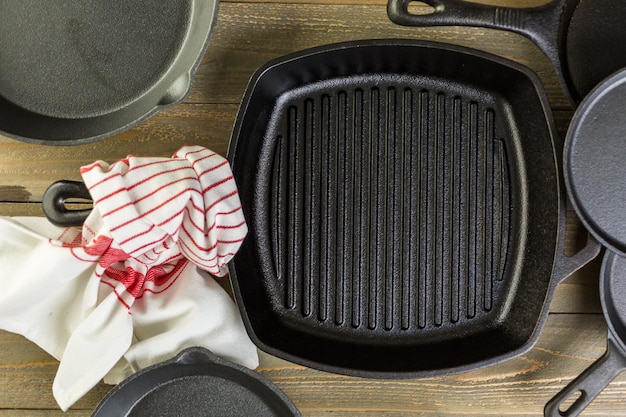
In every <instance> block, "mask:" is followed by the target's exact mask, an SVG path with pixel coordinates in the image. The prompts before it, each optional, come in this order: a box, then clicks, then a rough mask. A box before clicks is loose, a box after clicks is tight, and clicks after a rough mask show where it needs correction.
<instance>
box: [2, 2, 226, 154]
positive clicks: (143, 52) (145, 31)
mask: <svg viewBox="0 0 626 417" xmlns="http://www.w3.org/2000/svg"><path fill="white" fill-rule="evenodd" d="M217 7H218V0H175V1H168V2H161V3H158V4H157V3H155V2H153V1H150V0H126V1H113V2H110V1H109V2H102V1H98V0H87V1H80V2H75V1H45V2H41V1H37V0H25V1H11V0H1V1H0V10H2V13H1V14H0V57H1V59H0V134H2V135H5V136H9V137H11V138H14V139H18V140H22V141H25V142H30V143H38V144H46V145H72V144H80V143H86V142H92V141H96V140H99V139H103V138H106V137H109V136H113V135H115V134H116V133H119V132H121V131H123V130H126V129H129V128H131V127H132V126H134V125H136V124H138V123H139V122H141V121H142V120H144V119H146V118H147V117H149V116H151V115H152V114H154V113H156V112H157V111H159V110H161V109H163V108H164V107H166V106H169V105H172V104H175V103H178V102H180V101H181V100H183V98H184V97H185V96H186V95H187V93H188V91H189V88H190V86H191V79H192V76H193V73H194V72H195V70H196V68H197V66H198V64H199V62H200V59H201V57H202V55H203V53H204V51H205V49H206V47H207V44H208V39H209V36H210V33H211V29H212V27H213V25H214V21H215V19H216V16H217Z"/></svg>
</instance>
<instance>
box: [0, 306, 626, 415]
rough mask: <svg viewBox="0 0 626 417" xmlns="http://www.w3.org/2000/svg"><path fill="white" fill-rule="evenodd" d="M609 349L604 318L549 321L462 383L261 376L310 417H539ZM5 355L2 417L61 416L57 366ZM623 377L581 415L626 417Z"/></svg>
mask: <svg viewBox="0 0 626 417" xmlns="http://www.w3.org/2000/svg"><path fill="white" fill-rule="evenodd" d="M605 341H606V325H605V323H604V319H603V316H602V315H599V314H587V315H580V314H551V315H550V316H549V317H548V320H547V322H546V325H545V328H544V331H543V333H542V334H541V336H540V338H539V341H538V342H537V345H536V346H535V347H534V348H533V349H532V350H531V351H529V352H528V353H526V354H524V355H521V356H519V357H518V358H514V359H512V360H509V361H507V362H504V363H500V364H498V365H494V366H491V367H487V368H483V369H478V370H475V371H471V372H466V373H463V374H459V375H453V376H447V377H435V378H426V379H409V380H373V379H362V378H353V377H346V376H341V375H334V374H329V373H325V372H320V371H315V370H311V369H308V368H305V367H301V366H298V365H295V364H292V363H289V362H286V361H284V360H281V359H278V358H275V357H273V356H270V355H267V354H265V353H262V354H261V366H260V368H259V369H258V370H259V372H260V373H261V374H262V375H264V376H265V377H267V378H269V379H270V380H272V381H273V382H274V383H276V384H277V385H278V386H279V387H280V388H281V389H282V390H283V391H284V392H285V393H286V394H287V395H288V396H289V397H290V398H291V399H292V400H293V401H294V403H295V404H296V405H297V406H298V408H299V409H300V410H301V411H302V414H303V415H304V416H305V417H307V416H309V417H311V416H315V417H319V416H325V415H329V414H330V413H332V412H334V413H335V415H341V416H346V417H352V416H354V417H356V416H363V415H365V416H374V415H377V416H381V417H398V416H405V415H406V416H413V415H439V416H453V415H454V416H459V415H465V416H480V415H485V416H487V415H515V416H521V415H539V414H540V411H541V409H542V408H543V404H544V403H545V402H546V401H547V400H548V399H549V398H551V397H552V396H553V395H554V394H556V393H557V392H558V391H559V390H560V389H561V388H562V387H563V386H564V385H565V384H566V383H567V382H569V381H570V380H571V379H572V378H574V377H575V376H576V375H578V374H579V373H580V372H581V371H582V370H583V369H585V368H586V367H587V366H588V365H590V364H591V363H592V362H593V361H594V360H595V359H596V358H597V357H599V356H600V355H601V354H602V353H603V352H604V349H605V345H606V343H605ZM0 348H1V349H2V352H3V355H2V356H1V357H0V386H1V387H3V389H2V390H1V391H0V409H23V410H25V409H29V410H30V409H42V410H50V411H49V414H46V412H42V414H39V415H41V416H56V415H60V414H58V413H56V411H55V410H56V408H57V407H56V405H55V403H54V400H53V398H52V395H51V384H52V380H53V378H54V373H55V372H56V365H57V363H56V361H55V360H54V359H52V358H51V357H49V356H48V355H47V354H46V353H45V352H43V351H41V350H40V349H39V348H38V347H37V346H35V345H34V344H32V343H30V342H29V341H27V340H25V339H24V338H22V337H21V336H17V335H13V334H10V333H6V332H0ZM625 376H626V375H625ZM625 376H620V377H618V379H617V380H616V381H615V382H613V383H612V384H611V386H610V389H609V390H607V391H606V392H604V393H603V394H601V395H600V397H598V399H597V400H596V401H594V403H593V404H592V405H591V406H590V407H589V409H588V412H587V413H586V414H583V415H624V413H626V404H624V403H623V401H622V398H623V396H624V395H626V378H625ZM109 389H110V387H109V386H106V385H104V384H101V385H98V386H97V387H96V388H95V389H94V390H92V391H91V392H90V393H89V394H88V395H87V396H86V397H85V398H83V399H82V400H81V401H80V402H79V403H78V404H77V405H76V406H74V407H73V408H72V410H74V411H75V412H74V413H73V414H72V416H80V415H85V416H87V415H89V413H90V411H91V410H92V409H93V407H95V406H96V404H97V403H98V402H99V401H100V399H101V398H102V397H103V396H104V395H105V394H106V392H108V390H109ZM25 412H26V411H22V413H25ZM620 413H622V414H620ZM2 415H3V414H0V416H2ZM17 415H20V414H17ZM21 415H26V414H21ZM34 415H36V416H38V415H37V414H34Z"/></svg>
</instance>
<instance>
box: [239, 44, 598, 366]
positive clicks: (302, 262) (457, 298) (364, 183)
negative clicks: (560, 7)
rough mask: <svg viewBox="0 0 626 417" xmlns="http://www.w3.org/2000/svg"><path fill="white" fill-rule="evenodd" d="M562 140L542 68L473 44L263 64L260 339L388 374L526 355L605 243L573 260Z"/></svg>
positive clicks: (248, 297)
mask: <svg viewBox="0 0 626 417" xmlns="http://www.w3.org/2000/svg"><path fill="white" fill-rule="evenodd" d="M555 138H556V133H555V127H554V120H553V118H552V115H551V113H550V107H549V104H548V100H547V98H546V96H545V93H544V92H543V89H542V87H541V83H540V82H539V80H538V78H537V77H536V76H535V75H534V74H533V73H532V72H531V71H530V70H528V69H526V68H525V67H523V66H521V65H518V64H515V63H513V62H511V61H509V60H505V59H503V58H499V57H495V56H493V55H490V54H486V53H483V52H479V51H476V50H471V49H468V48H463V47H459V46H453V45H446V44H440V43H435V42H426V41H413V40H365V41H355V42H348V43H342V44H334V45H327V46H322V47H318V48H312V49H309V50H305V51H301V52H299V53H295V54H293V55H289V56H286V57H282V58H277V59H276V60H274V61H271V62H269V63H267V64H266V65H264V66H263V67H261V68H260V69H259V70H258V71H257V72H256V73H255V74H254V75H253V77H252V78H251V80H250V83H249V84H248V88H247V90H246V93H245V95H244V97H243V100H242V104H241V107H240V109H239V113H238V116H237V120H236V123H235V126H234V129H233V136H232V139H231V142H230V147H229V151H228V159H229V161H230V163H231V165H232V169H233V175H234V177H235V181H236V182H237V185H238V187H239V195H240V198H241V203H242V207H243V211H244V215H245V216H246V220H247V222H248V226H249V233H248V236H247V237H246V240H245V241H244V242H243V243H242V245H241V248H240V250H239V252H238V253H237V255H236V256H235V257H234V259H233V261H231V263H230V264H229V272H230V278H231V282H232V286H233V293H234V296H235V298H236V301H237V305H238V306H239V309H240V311H241V313H242V318H243V321H244V324H245V326H246V329H247V331H248V334H249V335H250V337H251V339H252V340H253V341H254V343H255V344H256V345H257V346H258V347H259V348H260V349H262V350H264V351H266V352H268V353H270V354H273V355H275V356H278V357H281V358H283V359H287V360H290V361H292V362H296V363H299V364H302V365H306V366H309V367H313V368H316V369H321V370H324V371H330V372H336V373H342V374H347V375H355V376H364V377H381V378H390V377H391V378H395V377H401V378H406V377H418V376H434V375H444V374H450V373H456V372H461V371H463V370H468V369H475V368H477V367H480V366H486V365H490V364H493V363H497V362H500V361H502V360H505V359H507V358H511V357H514V356H516V355H519V354H521V353H523V352H525V351H527V350H528V349H530V347H532V345H533V344H534V342H535V341H536V339H537V337H538V333H539V330H540V329H541V326H542V324H543V321H544V320H545V317H546V315H547V311H548V308H547V305H548V304H549V300H550V299H551V296H552V294H553V292H554V288H555V286H556V285H557V284H558V282H560V281H561V280H562V279H563V278H564V277H566V276H568V275H569V274H571V273H572V272H573V271H575V270H576V269H578V268H580V267H581V266H582V265H584V264H585V263H587V262H589V260H591V259H592V258H593V257H594V256H595V255H597V251H598V247H597V245H594V244H588V245H587V246H586V247H585V249H583V250H581V251H580V252H579V253H577V254H576V255H574V256H573V257H571V258H568V257H565V256H564V255H563V245H564V218H565V201H564V194H563V192H562V190H561V188H562V184H561V183H560V179H559V170H558V164H557V160H558V157H557V154H558V153H559V152H560V147H559V144H558V143H557V142H556V139H555Z"/></svg>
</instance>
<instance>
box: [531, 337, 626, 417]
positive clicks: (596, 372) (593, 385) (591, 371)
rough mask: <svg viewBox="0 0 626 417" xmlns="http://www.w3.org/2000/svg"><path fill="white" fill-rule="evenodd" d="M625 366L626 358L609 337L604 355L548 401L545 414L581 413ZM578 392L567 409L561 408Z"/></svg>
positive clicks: (555, 416)
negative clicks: (577, 395)
mask: <svg viewBox="0 0 626 417" xmlns="http://www.w3.org/2000/svg"><path fill="white" fill-rule="evenodd" d="M625 368H626V358H625V357H624V355H623V354H622V353H621V351H620V350H619V349H618V348H617V346H615V342H614V341H613V340H612V338H611V337H609V339H608V344H607V350H606V352H605V353H604V355H602V356H601V357H600V358H599V359H598V360H597V361H595V362H594V363H593V364H592V365H591V366H590V367H589V368H587V369H585V370H584V371H583V373H581V374H580V375H579V376H577V377H576V379H574V380H573V381H572V382H570V383H569V384H568V385H567V386H566V387H565V388H563V389H562V390H561V391H560V392H559V393H558V394H556V395H555V396H554V397H552V399H551V400H550V401H548V402H547V403H546V406H545V408H544V409H543V414H544V416H545V417H574V416H577V415H579V414H580V413H581V412H582V411H583V410H584V409H585V408H586V407H587V406H588V405H589V404H590V403H591V402H592V401H593V399H594V398H596V397H597V396H598V394H600V392H602V390H603V389H604V388H605V387H606V386H607V385H609V383H610V382H611V381H612V380H613V379H615V377H616V376H617V375H619V373H620V372H621V371H622V370H624V369H625ZM576 394H579V397H578V398H577V399H576V400H575V401H574V402H573V403H572V405H570V407H569V408H568V409H567V410H561V406H562V405H563V403H564V402H565V401H566V400H568V399H569V398H571V397H572V396H575V395H576Z"/></svg>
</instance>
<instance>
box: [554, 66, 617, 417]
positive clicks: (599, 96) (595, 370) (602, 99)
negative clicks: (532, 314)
mask: <svg viewBox="0 0 626 417" xmlns="http://www.w3.org/2000/svg"><path fill="white" fill-rule="evenodd" d="M625 106H626V70H622V71H619V72H617V73H615V74H613V75H612V76H611V77H608V78H607V79H606V80H605V81H604V82H602V83H601V84H600V85H599V86H598V87H596V89H594V90H593V91H592V93H591V94H589V96H588V97H586V98H585V100H584V101H583V102H582V104H581V105H580V107H579V108H578V110H577V111H576V113H575V114H574V118H573V120H572V123H571V124H570V127H569V129H568V132H567V138H566V142H565V150H564V172H565V183H566V186H567V191H568V193H569V195H570V197H571V200H572V204H573V206H574V209H575V210H576V212H577V214H578V217H579V218H580V219H581V221H582V222H583V223H584V224H585V226H586V227H587V229H588V230H589V231H590V232H591V233H592V234H593V235H594V236H595V237H596V238H597V239H598V240H599V241H600V242H602V243H603V245H605V246H606V247H608V248H609V250H608V251H607V254H606V255H605V258H604V262H603V266H602V271H601V275H600V297H601V301H602V308H603V311H604V316H605V318H606V320H607V323H608V325H609V337H608V346H607V351H606V353H605V354H604V355H603V356H602V357H601V358H600V359H598V361H596V362H595V363H594V364H593V365H591V366H590V367H589V368H588V369H587V370H585V371H584V372H583V373H582V374H581V375H580V376H579V377H578V378H576V379H575V380H574V381H572V382H571V383H570V384H569V385H568V386H567V387H565V388H564V389H563V390H562V391H561V392H560V393H559V394H557V395H556V396H555V397H554V398H553V399H552V400H550V402H548V403H547V404H546V408H545V414H546V416H558V415H561V416H567V417H571V416H575V415H578V414H579V413H580V412H581V411H582V410H583V409H584V408H585V407H586V406H587V405H589V403H590V402H591V401H592V400H593V399H594V398H595V397H596V396H597V395H598V394H599V393H600V392H601V391H602V389H604V387H605V386H606V385H608V384H609V382H611V380H613V378H615V377H616V376H617V374H618V373H619V372H621V371H622V370H623V369H625V368H626V342H625V341H626V258H624V256H626V226H625V225H624V206H625V205H626V183H625V181H624V179H625V178H626V165H625V161H626V140H625V139H626V115H625V114H624V108H625ZM575 394H579V395H580V396H579V397H578V398H577V399H576V401H574V402H573V404H572V405H571V406H570V407H569V408H568V409H567V410H560V409H559V408H560V407H561V406H562V405H563V403H564V402H565V401H566V400H568V399H570V398H573V396H574V395H575Z"/></svg>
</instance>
